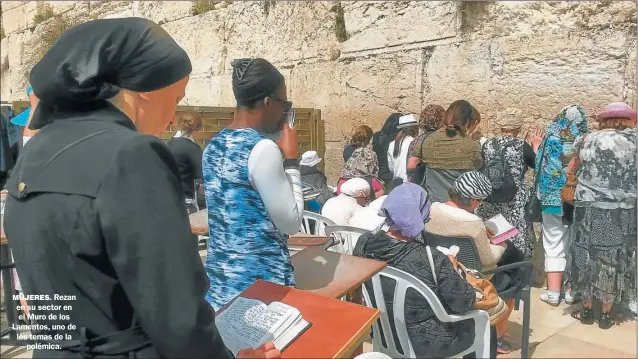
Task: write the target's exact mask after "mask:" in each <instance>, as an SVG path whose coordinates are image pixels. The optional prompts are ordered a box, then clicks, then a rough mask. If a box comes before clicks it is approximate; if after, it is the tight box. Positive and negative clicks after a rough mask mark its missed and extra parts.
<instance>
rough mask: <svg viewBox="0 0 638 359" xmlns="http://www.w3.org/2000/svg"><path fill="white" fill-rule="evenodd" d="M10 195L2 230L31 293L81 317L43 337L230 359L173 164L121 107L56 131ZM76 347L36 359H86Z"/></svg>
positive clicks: (32, 147) (23, 164)
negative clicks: (69, 326)
mask: <svg viewBox="0 0 638 359" xmlns="http://www.w3.org/2000/svg"><path fill="white" fill-rule="evenodd" d="M7 189H8V191H9V194H10V195H9V197H8V199H7V203H6V215H5V218H4V225H5V231H6V235H7V238H8V240H9V244H10V247H11V249H12V251H13V255H14V259H15V262H16V268H17V272H18V276H19V278H20V282H21V284H22V288H23V290H24V292H25V294H27V295H34V294H35V295H49V296H50V297H49V299H50V300H46V299H45V300H30V301H28V303H29V305H41V304H54V305H61V306H63V305H70V306H71V307H72V310H68V311H62V313H63V314H65V315H70V319H69V320H59V319H58V320H49V319H48V318H47V319H46V320H37V321H36V323H38V324H43V325H49V326H51V325H53V324H58V323H59V324H63V325H67V324H69V323H72V324H73V325H75V326H76V327H77V329H76V330H67V331H64V330H49V331H43V332H41V334H49V335H55V334H63V335H64V334H69V335H71V337H72V338H73V339H74V340H77V339H79V338H80V337H81V336H80V334H79V332H80V328H81V327H85V328H86V337H87V338H89V339H91V338H95V337H101V336H104V335H108V334H111V333H114V332H118V331H120V334H122V332H121V331H125V332H124V334H125V335H123V336H122V337H121V338H119V339H115V337H110V338H109V339H107V340H106V342H107V343H108V344H107V345H102V346H99V347H98V348H94V350H95V351H96V352H97V353H96V354H97V357H100V355H99V354H100V353H102V354H104V353H105V352H110V353H120V354H121V355H119V356H118V357H128V356H127V354H126V350H125V347H127V345H124V344H125V342H126V341H128V340H132V341H133V342H134V344H132V345H131V346H128V347H129V348H131V347H134V348H135V351H136V354H135V356H136V357H144V358H147V357H168V358H178V357H179V358H231V357H232V354H231V353H230V352H229V351H228V350H227V349H226V347H225V346H224V343H223V342H222V339H221V337H220V335H219V333H218V331H217V328H216V327H215V321H214V313H213V309H212V307H211V306H210V305H209V304H208V303H207V302H206V300H205V299H204V296H205V294H206V292H207V291H208V289H209V283H208V278H207V276H206V272H205V270H204V267H203V265H202V262H201V259H200V257H199V255H198V251H197V243H196V242H195V241H193V240H192V236H191V233H190V225H189V221H188V216H187V213H186V209H185V206H184V194H183V189H182V188H181V185H180V179H179V175H178V170H177V166H176V163H175V160H174V158H173V156H172V155H171V153H170V151H169V150H168V148H167V147H166V145H165V144H164V143H162V142H161V141H160V140H159V139H157V138H155V137H153V136H146V135H141V134H139V133H138V132H136V131H135V126H134V125H133V123H132V122H131V121H130V120H129V119H128V118H127V117H126V116H124V115H123V114H122V113H121V112H119V111H118V110H116V109H115V108H114V107H112V106H107V107H106V108H104V109H101V110H99V111H96V112H94V113H92V114H90V115H87V116H78V117H75V118H66V119H64V120H60V121H55V122H53V123H51V124H49V125H47V126H45V127H44V128H43V129H42V130H41V131H40V132H39V133H38V135H37V136H35V137H33V139H32V140H30V141H29V143H28V144H27V146H25V147H24V151H23V153H22V154H21V155H20V157H19V159H18V162H17V164H16V167H15V169H14V171H13V173H12V175H11V177H10V178H9V181H8V182H7ZM54 295H65V296H69V297H67V299H68V298H75V300H68V301H65V300H60V299H58V300H56V299H55V298H54ZM41 299H42V298H41ZM32 313H33V314H49V312H40V313H36V311H32ZM53 313H54V312H53ZM131 327H135V328H136V330H135V334H131V333H130V332H126V330H127V329H129V328H131ZM45 342H46V341H45ZM135 343H137V344H138V345H136V344H135ZM98 344H99V343H98ZM109 347H110V348H109ZM77 348H78V346H77V345H76V346H75V347H73V348H70V349H67V350H59V351H50V350H49V351H47V350H36V351H34V358H37V357H40V358H41V357H47V358H52V357H65V358H68V357H79V353H77ZM122 351H124V352H123V353H121V352H122Z"/></svg>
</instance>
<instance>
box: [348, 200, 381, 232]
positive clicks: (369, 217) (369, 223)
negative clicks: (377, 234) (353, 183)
mask: <svg viewBox="0 0 638 359" xmlns="http://www.w3.org/2000/svg"><path fill="white" fill-rule="evenodd" d="M387 197H388V196H381V197H379V198H377V199H375V200H374V201H372V202H371V203H370V204H369V205H367V206H366V207H363V208H360V209H358V210H357V211H356V212H354V214H353V215H352V218H350V222H349V223H348V225H349V226H351V227H357V228H361V229H365V230H367V231H374V230H375V229H377V228H379V227H381V225H382V224H383V223H384V222H385V217H381V216H379V211H380V210H381V206H383V202H384V201H385V199H386V198H387Z"/></svg>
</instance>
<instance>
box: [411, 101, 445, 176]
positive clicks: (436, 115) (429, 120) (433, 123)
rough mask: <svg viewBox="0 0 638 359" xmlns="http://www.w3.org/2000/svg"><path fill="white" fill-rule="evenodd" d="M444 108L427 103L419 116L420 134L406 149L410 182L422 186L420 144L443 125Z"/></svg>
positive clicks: (422, 174)
mask: <svg viewBox="0 0 638 359" xmlns="http://www.w3.org/2000/svg"><path fill="white" fill-rule="evenodd" d="M444 114H445V109H444V108H443V107H441V106H439V105H433V104H431V105H427V106H425V108H424V109H423V111H421V116H419V130H420V131H419V132H420V134H419V135H418V136H417V137H416V138H415V139H414V141H412V143H410V149H409V151H408V153H409V156H410V157H409V158H408V164H407V169H406V170H407V173H408V180H409V181H410V182H412V183H416V184H418V185H421V186H423V181H424V180H425V166H424V165H423V161H422V158H421V157H420V156H421V146H422V145H423V142H425V139H426V138H427V137H428V136H429V135H431V134H433V133H434V132H436V131H437V130H438V129H440V128H441V127H443V115H444ZM415 149H416V150H415Z"/></svg>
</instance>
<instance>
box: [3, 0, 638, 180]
mask: <svg viewBox="0 0 638 359" xmlns="http://www.w3.org/2000/svg"><path fill="white" fill-rule="evenodd" d="M46 3H49V4H50V5H51V6H52V8H53V10H54V12H55V13H61V12H64V13H65V14H67V15H68V16H75V17H78V18H80V19H83V20H89V19H93V18H113V17H126V16H141V17H145V18H149V19H151V20H153V21H155V22H158V23H160V24H161V25H162V26H163V27H164V28H165V29H166V30H167V31H168V32H169V33H170V34H171V35H172V36H173V37H174V38H175V40H176V41H177V42H178V43H179V44H180V45H181V46H182V47H184V49H185V50H186V52H187V53H188V54H189V56H190V57H191V60H192V63H193V73H192V74H191V80H190V82H189V85H188V88H187V94H186V98H184V100H183V104H185V105H208V106H234V99H233V93H232V84H231V77H230V74H231V66H230V62H231V60H232V59H234V58H241V57H254V56H259V57H264V58H266V59H268V60H269V61H271V62H272V63H273V64H275V65H276V66H278V67H279V68H280V69H281V70H282V72H283V73H284V76H285V78H286V82H287V89H288V96H289V98H290V99H291V100H292V101H293V102H294V104H295V106H296V107H306V108H307V107H311V108H320V109H321V111H322V118H323V119H324V120H325V122H326V125H325V128H326V133H325V138H326V153H325V155H324V158H325V161H326V162H325V163H326V169H327V173H328V175H329V177H330V178H331V179H332V180H334V179H336V177H337V176H338V173H339V172H340V168H341V165H342V163H343V162H342V156H341V154H342V149H343V145H344V144H345V143H346V142H347V140H348V139H349V137H350V134H351V132H352V129H353V128H354V127H355V126H357V125H359V124H367V125H370V126H371V127H373V128H374V129H379V128H380V127H381V126H382V124H383V122H384V121H385V119H386V118H387V117H388V115H390V114H391V113H393V112H413V113H419V112H420V109H421V108H422V107H423V106H425V105H426V104H429V103H437V104H440V105H442V106H444V107H446V106H448V105H449V104H450V103H451V102H452V101H455V100H458V99H466V100H468V101H470V102H471V103H472V104H474V105H475V106H476V107H477V108H478V109H479V111H480V112H481V117H482V119H483V121H482V124H481V128H482V130H483V131H484V132H492V133H493V132H495V131H496V130H497V127H498V125H497V124H496V123H495V121H494V119H495V116H497V115H498V114H499V113H501V112H502V111H503V110H504V109H506V108H519V109H521V110H522V112H523V113H524V116H525V118H526V121H527V123H528V125H526V127H525V129H524V131H526V130H527V129H528V128H529V127H530V126H533V125H539V124H541V123H545V122H547V121H550V120H551V119H552V118H553V116H555V114H556V113H557V112H558V111H559V110H560V109H561V108H562V107H563V106H565V105H567V104H569V103H580V104H582V105H583V106H584V107H585V110H586V111H587V113H588V114H593V112H594V110H595V109H597V108H602V107H603V106H605V105H606V104H607V103H609V102H613V101H625V102H627V103H629V104H631V105H632V106H636V100H635V97H636V68H635V66H636V42H637V41H636V26H635V21H636V4H635V2H631V1H599V2H567V1H563V2H536V1H500V2H489V3H488V2H476V1H461V2H433V1H385V2H380V1H341V2H338V1H299V2H272V1H269V2H265V1H235V2H232V3H231V2H225V3H223V4H221V3H220V4H221V5H217V6H215V8H214V9H213V10H211V11H208V12H205V13H203V14H200V15H196V16H194V15H192V2H189V1H181V2H178V1H164V2H155V1H80V2H70V1H67V2H55V1H49V2H46ZM338 5H340V6H341V9H339V8H338ZM36 8H37V6H36V2H34V1H22V2H7V1H3V2H2V10H3V13H2V26H3V29H4V32H5V34H6V36H7V37H6V38H5V39H3V40H2V41H1V42H0V63H1V64H4V62H5V59H6V60H7V61H8V63H9V68H8V69H7V70H5V71H3V72H2V77H1V79H0V85H1V88H0V90H1V91H0V96H1V97H2V100H17V99H26V95H25V93H24V89H25V87H26V85H27V83H26V81H27V80H26V76H25V74H27V73H28V70H29V66H30V65H29V61H28V60H29V58H30V56H31V55H32V52H33V46H34V44H36V43H37V41H38V36H39V33H40V31H42V28H43V26H44V24H41V25H39V26H36V27H34V25H33V17H34V16H35V13H36ZM340 11H342V12H343V24H338V22H339V21H341V20H340V17H339V16H338V14H339V13H340ZM337 25H345V30H346V33H347V37H348V38H347V39H346V40H345V41H344V42H340V41H342V40H343V39H341V38H340V37H338V36H337V31H336V28H337V27H338V26H337ZM1 64H0V67H2V66H4V65H1Z"/></svg>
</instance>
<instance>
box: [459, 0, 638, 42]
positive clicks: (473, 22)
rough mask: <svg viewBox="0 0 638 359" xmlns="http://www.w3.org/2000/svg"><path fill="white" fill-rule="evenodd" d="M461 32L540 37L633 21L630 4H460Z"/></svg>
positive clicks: (632, 7) (478, 35)
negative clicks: (461, 12)
mask: <svg viewBox="0 0 638 359" xmlns="http://www.w3.org/2000/svg"><path fill="white" fill-rule="evenodd" d="M460 10H461V11H464V10H466V11H465V13H464V14H463V15H464V16H463V17H462V19H463V20H462V26H463V27H464V30H465V31H466V32H468V33H471V34H472V37H483V38H485V37H488V38H492V37H497V36H521V35H541V34H547V33H549V32H551V33H565V32H568V31H583V30H587V29H595V28H600V27H603V28H604V27H609V26H614V25H618V24H630V23H635V22H636V2H634V1H591V2H590V1H558V2H551V1H497V2H469V1H468V2H463V4H462V5H461V6H460Z"/></svg>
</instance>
